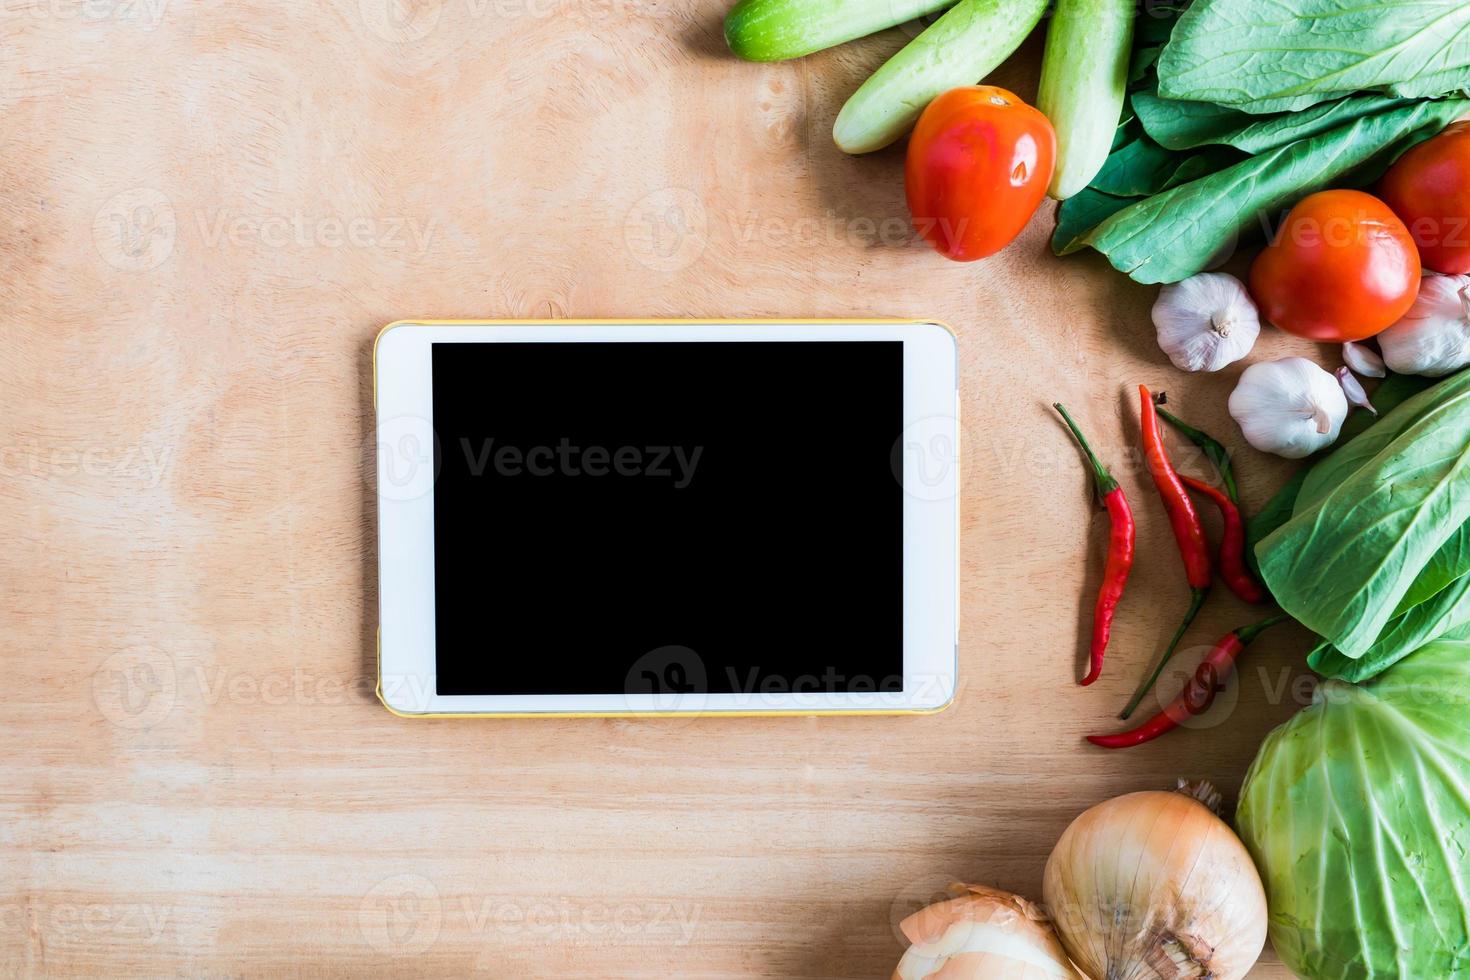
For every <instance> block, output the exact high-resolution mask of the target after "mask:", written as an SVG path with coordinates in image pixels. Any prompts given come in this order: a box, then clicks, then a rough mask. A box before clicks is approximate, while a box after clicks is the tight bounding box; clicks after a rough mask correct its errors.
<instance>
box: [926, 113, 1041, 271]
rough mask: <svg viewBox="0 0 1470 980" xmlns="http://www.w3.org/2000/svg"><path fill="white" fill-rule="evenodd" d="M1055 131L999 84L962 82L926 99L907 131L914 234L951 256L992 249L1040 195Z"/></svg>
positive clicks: (1011, 233) (1016, 228)
mask: <svg viewBox="0 0 1470 980" xmlns="http://www.w3.org/2000/svg"><path fill="white" fill-rule="evenodd" d="M1056 156H1057V134H1056V131H1055V130H1053V129H1052V128H1051V123H1050V122H1049V121H1048V120H1047V118H1046V117H1045V116H1043V115H1042V114H1041V113H1040V111H1038V110H1037V109H1034V108H1032V107H1031V106H1029V105H1027V104H1026V103H1024V102H1022V101H1021V100H1020V99H1018V98H1016V96H1014V95H1012V94H1011V93H1010V92H1007V91H1006V90H1005V89H1003V88H995V87H994V86H992V85H967V86H965V87H963V88H957V89H951V90H950V91H948V92H945V93H944V94H943V95H941V96H939V98H937V99H935V100H934V101H933V102H930V103H929V107H928V108H927V109H925V110H924V114H923V115H922V116H920V117H919V123H918V125H917V126H915V127H914V134H913V136H911V137H910V138H909V153H908V161H907V163H906V165H905V167H904V189H905V191H907V193H908V199H909V211H910V212H911V213H912V214H913V216H914V227H915V228H916V229H917V230H918V232H919V234H920V235H923V236H924V238H925V239H926V240H927V241H928V242H929V244H930V245H933V246H934V247H935V248H937V249H939V251H940V254H942V255H945V256H948V257H949V258H951V259H954V260H955V261H957V262H973V261H974V260H975V259H983V258H985V256H987V255H991V254H993V253H995V252H998V251H1000V250H1001V249H1002V248H1004V247H1005V246H1006V244H1007V243H1009V242H1010V240H1011V239H1013V238H1015V237H1016V236H1017V235H1018V234H1020V233H1021V229H1022V228H1024V227H1026V222H1027V221H1030V220H1031V215H1032V214H1034V213H1035V212H1036V208H1037V207H1038V206H1039V205H1040V204H1041V199H1042V198H1043V197H1045V196H1046V185H1047V184H1049V183H1051V172H1052V168H1053V167H1054V166H1055V165H1056Z"/></svg>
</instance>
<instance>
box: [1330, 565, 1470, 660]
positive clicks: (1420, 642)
mask: <svg viewBox="0 0 1470 980" xmlns="http://www.w3.org/2000/svg"><path fill="white" fill-rule="evenodd" d="M1466 635H1470V578H1465V577H1461V578H1459V579H1457V580H1455V581H1454V582H1452V583H1451V584H1450V586H1449V587H1448V588H1446V589H1442V590H1440V592H1439V593H1437V594H1436V595H1434V596H1432V597H1431V598H1430V599H1429V600H1428V601H1426V602H1421V603H1419V604H1417V605H1415V606H1414V607H1413V608H1412V609H1410V610H1409V611H1408V612H1407V613H1404V614H1403V615H1401V616H1399V617H1397V618H1396V619H1393V620H1390V621H1389V624H1388V626H1386V627H1385V628H1384V630H1383V632H1382V633H1380V634H1379V635H1378V639H1376V640H1374V641H1373V645H1372V646H1370V647H1369V648H1368V650H1367V652H1366V653H1364V654H1363V655H1362V656H1361V657H1358V658H1356V659H1354V658H1352V657H1348V656H1345V655H1344V654H1343V652H1342V651H1341V650H1338V649H1337V648H1336V647H1334V646H1333V645H1332V644H1330V643H1327V642H1325V641H1324V642H1322V643H1319V644H1317V646H1316V647H1315V648H1314V649H1313V650H1312V652H1311V653H1309V654H1307V666H1309V667H1311V668H1312V669H1313V670H1315V671H1316V672H1317V673H1319V674H1322V675H1323V676H1326V677H1337V678H1341V679H1342V680H1345V681H1363V680H1368V679H1369V678H1371V677H1375V676H1377V675H1378V674H1380V673H1382V672H1383V671H1384V670H1387V669H1388V668H1389V667H1392V666H1393V665H1394V664H1396V663H1398V662H1399V661H1400V660H1402V659H1404V658H1405V657H1407V656H1408V655H1409V654H1411V653H1413V652H1414V651H1415V650H1417V649H1419V648H1420V647H1422V646H1424V644H1426V643H1428V642H1430V641H1431V640H1437V639H1440V638H1442V637H1460V638H1463V637H1465V636H1466Z"/></svg>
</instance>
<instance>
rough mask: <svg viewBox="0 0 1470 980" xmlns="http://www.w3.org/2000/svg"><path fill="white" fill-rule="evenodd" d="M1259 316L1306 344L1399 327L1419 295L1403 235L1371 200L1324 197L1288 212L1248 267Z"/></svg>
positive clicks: (1414, 257)
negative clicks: (1299, 338) (1300, 338)
mask: <svg viewBox="0 0 1470 980" xmlns="http://www.w3.org/2000/svg"><path fill="white" fill-rule="evenodd" d="M1251 295H1252V296H1254V297H1255V300H1256V303H1257V304H1259V306H1260V307H1261V315H1262V316H1263V317H1265V318H1266V319H1267V320H1270V321H1271V322H1272V323H1274V324H1276V325H1277V326H1278V327H1280V328H1281V329H1282V330H1285V331H1287V332H1288V333H1294V334H1296V335H1297V336H1298V337H1307V338H1309V339H1311V340H1322V341H1331V342H1333V343H1340V342H1342V341H1345V340H1362V339H1363V338H1365V337H1371V336H1373V335H1374V334H1376V333H1378V332H1379V331H1380V330H1383V329H1384V328H1385V327H1388V326H1391V325H1392V324H1394V323H1397V322H1398V320H1399V319H1400V318H1401V317H1402V316H1403V315H1404V314H1405V313H1407V312H1408V311H1409V307H1410V306H1412V305H1413V304H1414V298H1415V297H1416V296H1418V295H1419V252H1418V251H1417V250H1416V249H1415V248H1414V240H1413V239H1412V238H1411V237H1409V230H1408V229H1407V228H1405V227H1404V223H1403V222H1402V221H1400V220H1399V219H1398V218H1397V217H1395V216H1394V213H1393V212H1392V211H1390V210H1389V209H1388V205H1386V204H1384V203H1383V202H1382V201H1380V200H1379V199H1378V198H1376V197H1374V196H1373V195H1372V194H1364V193H1363V192H1362V191H1322V192H1320V193H1317V194H1312V195H1311V196H1309V197H1307V198H1305V199H1303V200H1302V202H1301V203H1300V204H1298V205H1297V206H1296V207H1294V208H1292V209H1291V213H1290V214H1288V215H1287V216H1286V221H1284V222H1283V223H1282V225H1281V228H1280V230H1278V231H1277V232H1276V237H1275V239H1273V240H1272V242H1271V244H1270V245H1268V246H1266V248H1265V250H1263V251H1262V252H1261V254H1260V255H1259V256H1257V257H1256V261H1255V264H1254V265H1252V266H1251Z"/></svg>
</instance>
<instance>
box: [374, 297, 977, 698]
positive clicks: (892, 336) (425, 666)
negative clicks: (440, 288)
mask: <svg viewBox="0 0 1470 980" xmlns="http://www.w3.org/2000/svg"><path fill="white" fill-rule="evenodd" d="M863 340H870V341H894V340H897V341H902V342H903V344H904V358H903V364H904V384H903V391H904V394H903V412H904V430H903V432H904V435H903V436H902V438H901V446H900V447H898V449H899V454H900V456H899V458H901V459H902V460H903V464H902V466H903V483H904V489H905V491H906V492H905V493H904V495H903V535H904V538H903V555H904V571H903V618H904V623H903V647H904V649H903V660H904V669H903V680H904V690H903V692H901V693H898V692H893V691H877V690H860V691H850V692H840V693H825V692H819V691H815V690H803V689H801V688H800V687H798V688H797V689H795V690H787V691H774V692H773V691H755V692H750V693H744V692H742V693H735V694H687V693H686V694H673V695H659V694H605V695H603V694H598V695H535V696H529V695H527V696H522V695H486V696H479V695H476V696H463V695H440V694H438V693H437V691H436V690H435V686H434V670H435V666H434V556H433V542H434V534H433V530H434V503H433V502H434V497H433V483H434V477H435V474H434V473H433V458H434V457H433V454H432V446H433V441H434V429H433V397H432V386H431V373H432V372H431V369H430V351H431V349H432V345H433V344H435V343H440V342H445V343H496V342H502V343H503V342H515V341H520V342H527V341H534V342H536V343H608V342H618V343H641V342H653V341H663V342H668V341H680V342H691V343H699V342H711V341H719V342H725V341H762V342H765V341H863ZM373 361H374V401H375V405H376V414H377V425H376V429H375V433H374V439H373V443H374V445H373V451H374V453H375V459H376V471H377V472H376V487H375V489H376V491H377V500H378V614H379V637H378V661H379V663H378V696H379V698H380V699H381V700H382V702H383V704H384V705H385V706H386V707H388V709H389V710H391V711H394V712H395V713H398V714H403V715H412V716H424V715H463V716H474V715H479V716H507V715H513V716H522V715H535V716H564V715H604V716H605V715H660V714H673V713H678V714H687V713H704V714H772V713H775V714H781V713H786V714H791V713H796V714H821V713H838V714H864V713H869V714H874V713H879V714H895V713H911V712H933V711H939V710H941V709H943V708H945V707H947V706H948V705H949V704H950V702H951V701H952V700H953V698H954V693H955V685H956V651H957V647H958V582H959V566H958V532H959V472H958V461H959V439H960V425H959V418H958V416H959V402H958V385H957V377H958V373H957V351H956V344H955V338H954V335H953V333H952V332H951V331H950V330H949V329H948V328H946V327H944V326H943V325H941V324H938V323H933V322H913V321H892V320H881V321H861V320H851V321H799V320H793V321H740V320H732V321H704V320H700V321H686V320H677V321H659V320H639V321H621V320H620V321H595V320H593V321H586V320H583V321H567V320H557V321H499V322H496V321H473V322H471V321H398V322H396V323H391V324H389V325H388V326H386V327H384V328H383V330H382V332H381V333H379V335H378V339H377V342H376V344H375V346H374V351H373ZM802 438H810V435H809V434H807V435H803V436H802ZM489 601H493V600H489Z"/></svg>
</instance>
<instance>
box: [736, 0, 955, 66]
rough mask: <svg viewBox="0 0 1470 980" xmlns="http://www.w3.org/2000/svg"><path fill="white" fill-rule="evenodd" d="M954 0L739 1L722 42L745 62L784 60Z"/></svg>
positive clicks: (924, 13) (872, 31) (921, 14)
mask: <svg viewBox="0 0 1470 980" xmlns="http://www.w3.org/2000/svg"><path fill="white" fill-rule="evenodd" d="M954 2H955V0H843V2H837V0H740V2H739V3H737V4H736V5H735V6H734V7H733V8H731V10H730V13H729V14H727V15H726V16H725V43H726V44H728V45H730V50H731V51H733V52H735V54H736V55H737V56H739V57H741V58H744V59H745V60H746V61H785V60H786V59H788V58H800V57H801V56H802V55H807V54H811V53H812V52H813V51H821V50H822V49H823V48H830V47H832V46H834V45H837V44H842V43H843V42H845V41H851V40H853V39H855V38H859V37H867V36H868V35H869V34H876V33H877V32H878V31H881V30H884V29H885V28H889V27H897V26H898V25H899V24H904V23H907V22H908V21H911V20H917V19H918V18H920V17H924V16H927V15H929V14H932V13H934V12H935V11H936V10H943V9H944V8H945V7H949V6H952V5H953V4H954Z"/></svg>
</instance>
